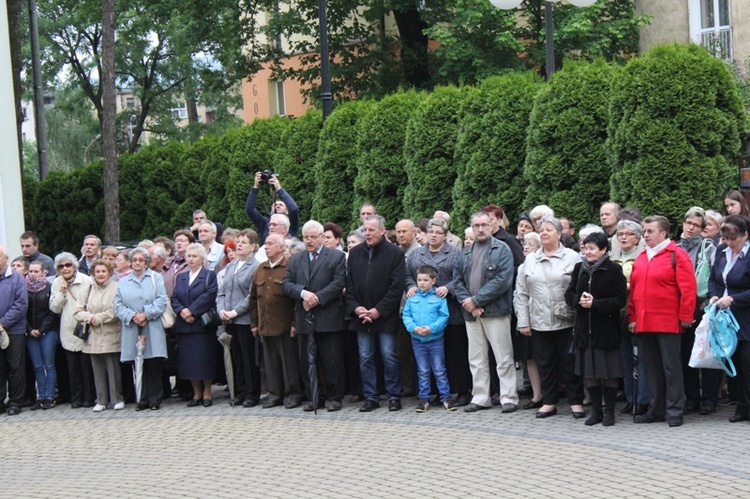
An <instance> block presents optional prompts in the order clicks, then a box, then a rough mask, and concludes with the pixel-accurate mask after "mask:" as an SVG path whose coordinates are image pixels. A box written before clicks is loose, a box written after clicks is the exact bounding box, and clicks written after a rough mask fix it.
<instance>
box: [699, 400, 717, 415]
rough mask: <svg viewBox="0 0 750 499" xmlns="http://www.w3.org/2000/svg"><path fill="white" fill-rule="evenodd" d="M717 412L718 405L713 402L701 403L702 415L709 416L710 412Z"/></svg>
mask: <svg viewBox="0 0 750 499" xmlns="http://www.w3.org/2000/svg"><path fill="white" fill-rule="evenodd" d="M715 412H716V405H714V404H712V403H711V402H705V403H703V404H701V415H702V416H708V415H709V414H713V413H715Z"/></svg>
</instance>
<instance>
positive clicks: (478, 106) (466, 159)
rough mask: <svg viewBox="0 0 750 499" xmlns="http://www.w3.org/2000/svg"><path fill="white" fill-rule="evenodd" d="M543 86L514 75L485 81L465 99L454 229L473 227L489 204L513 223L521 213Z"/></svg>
mask: <svg viewBox="0 0 750 499" xmlns="http://www.w3.org/2000/svg"><path fill="white" fill-rule="evenodd" d="M541 83H542V82H541V79H540V78H539V76H537V75H536V74H534V73H532V72H511V73H508V74H505V75H502V76H495V77H492V78H488V79H486V80H484V81H483V82H482V84H481V86H480V87H479V88H480V91H479V92H472V93H469V95H468V96H467V98H466V99H465V101H464V107H463V111H462V113H461V115H462V116H463V119H462V121H461V123H460V126H459V132H458V140H457V144H456V150H455V156H454V158H455V164H456V171H457V178H456V183H455V185H454V187H453V194H452V195H453V210H452V212H451V219H452V220H451V221H452V223H453V224H454V226H456V227H460V226H462V225H463V224H468V221H469V217H470V215H471V214H472V213H473V212H474V211H477V210H478V209H480V208H481V207H482V206H484V205H487V204H497V205H500V206H502V207H503V210H505V211H506V213H507V215H508V218H510V219H513V218H515V217H516V216H518V214H519V213H520V212H521V207H522V206H523V204H524V197H525V194H524V190H525V187H526V186H525V183H524V180H523V165H524V162H525V160H526V130H527V127H528V125H529V115H530V113H531V109H532V107H533V103H534V96H535V95H536V93H537V92H538V91H539V89H540V88H541Z"/></svg>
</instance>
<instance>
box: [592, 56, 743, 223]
mask: <svg viewBox="0 0 750 499" xmlns="http://www.w3.org/2000/svg"><path fill="white" fill-rule="evenodd" d="M745 119H746V116H745V111H744V108H743V106H742V102H741V100H740V98H739V97H738V94H737V88H736V86H735V84H734V81H733V80H732V75H731V73H730V72H729V70H728V69H727V68H726V66H725V65H724V63H722V62H721V61H720V60H718V59H716V58H714V57H712V56H711V55H709V53H708V52H707V51H706V50H705V49H703V48H701V47H698V46H696V45H677V44H675V45H665V46H660V47H656V48H655V49H653V50H651V51H650V52H649V53H647V54H646V55H644V56H643V57H641V58H638V59H633V60H632V61H630V62H629V63H628V65H627V66H626V68H625V70H624V72H623V73H622V74H621V75H619V76H618V78H616V79H615V80H614V84H613V88H612V103H611V108H610V124H609V141H608V143H607V149H608V151H609V152H610V156H609V161H610V165H611V166H612V169H613V175H612V180H611V188H612V189H611V192H612V198H613V199H614V200H615V201H617V202H619V203H620V204H623V205H624V204H630V205H635V206H637V207H639V208H640V210H641V212H642V213H644V214H659V215H664V216H666V217H667V218H669V219H670V220H681V218H682V216H683V215H684V213H685V211H686V210H687V209H688V208H689V207H690V206H693V205H698V206H716V205H717V204H718V202H719V200H720V196H721V195H722V193H723V192H724V191H725V190H726V189H727V187H728V186H730V185H734V184H736V173H735V169H734V168H735V166H734V165H735V156H736V155H737V154H738V152H739V150H740V145H741V138H740V137H741V133H742V131H743V128H744V125H745Z"/></svg>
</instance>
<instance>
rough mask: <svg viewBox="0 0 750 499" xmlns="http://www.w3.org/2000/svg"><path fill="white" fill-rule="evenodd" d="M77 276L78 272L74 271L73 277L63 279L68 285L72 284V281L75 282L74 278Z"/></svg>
mask: <svg viewBox="0 0 750 499" xmlns="http://www.w3.org/2000/svg"><path fill="white" fill-rule="evenodd" d="M77 275H78V271H77V270H76V271H75V272H73V275H72V276H70V279H65V281H66V282H67V283H68V285H70V284H73V281H75V280H76V276H77Z"/></svg>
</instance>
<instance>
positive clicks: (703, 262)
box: [695, 239, 711, 298]
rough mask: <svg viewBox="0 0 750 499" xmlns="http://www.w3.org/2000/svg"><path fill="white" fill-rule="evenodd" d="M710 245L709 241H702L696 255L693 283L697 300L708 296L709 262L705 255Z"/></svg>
mask: <svg viewBox="0 0 750 499" xmlns="http://www.w3.org/2000/svg"><path fill="white" fill-rule="evenodd" d="M710 244H711V240H710V239H704V240H703V242H702V243H701V251H700V253H698V261H697V262H696V264H695V282H696V284H697V285H698V297H699V298H705V297H706V296H708V278H709V277H710V276H711V262H710V261H709V259H708V256H707V255H706V247H707V245H710Z"/></svg>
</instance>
